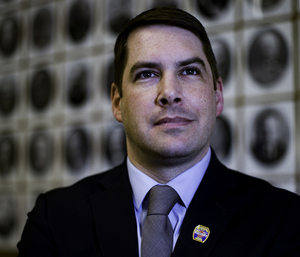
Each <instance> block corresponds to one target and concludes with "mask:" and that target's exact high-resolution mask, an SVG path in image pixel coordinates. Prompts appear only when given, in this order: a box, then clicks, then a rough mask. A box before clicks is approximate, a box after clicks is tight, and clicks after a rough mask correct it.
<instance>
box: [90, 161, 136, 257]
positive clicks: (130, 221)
mask: <svg viewBox="0 0 300 257" xmlns="http://www.w3.org/2000/svg"><path fill="white" fill-rule="evenodd" d="M100 187H101V191H100V192H99V193H96V194H94V195H91V196H90V203H91V206H92V210H93V215H94V221H95V227H96V233H97V236H98V242H99V245H100V251H101V254H102V256H104V257H105V256H110V257H111V256H118V257H120V256H133V257H134V256H136V257H137V256H138V244H137V231H136V220H135V214H134V206H133V201H132V193H131V186H130V183H129V179H128V172H127V168H126V163H123V165H122V166H120V167H118V168H116V169H115V170H114V171H113V172H110V173H108V174H107V176H106V177H105V178H104V179H103V180H102V181H101V183H100Z"/></svg>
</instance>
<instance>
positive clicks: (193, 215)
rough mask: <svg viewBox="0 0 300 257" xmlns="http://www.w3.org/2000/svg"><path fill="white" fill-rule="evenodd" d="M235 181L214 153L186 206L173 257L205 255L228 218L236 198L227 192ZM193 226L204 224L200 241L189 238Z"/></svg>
mask: <svg viewBox="0 0 300 257" xmlns="http://www.w3.org/2000/svg"><path fill="white" fill-rule="evenodd" d="M234 185H235V181H234V179H233V178H232V177H231V173H230V172H229V171H228V170H227V168H225V167H224V166H223V165H222V164H221V163H219V161H218V160H217V158H216V157H215V155H214V153H213V154H212V159H211V162H210V165H209V167H208V169H207V171H206V173H205V176H204V178H203V180H202V182H201V184H200V186H199V188H198V190H197V192H196V194H195V196H194V198H193V200H192V202H191V204H190V206H189V207H188V209H187V212H186V216H185V218H184V220H183V223H182V227H181V232H180V236H179V238H178V241H177V243H176V247H175V249H174V253H173V255H172V256H173V257H177V256H178V257H179V256H196V255H197V254H198V253H199V255H200V256H202V257H205V256H209V254H210V253H211V251H212V250H213V248H214V247H215V245H216V244H217V242H218V240H219V238H220V237H221V235H222V233H223V231H224V230H225V229H226V226H227V224H228V223H229V221H230V220H231V218H232V216H233V214H234V212H235V210H236V207H237V205H238V201H237V199H236V197H235V196H234V195H231V194H230V190H229V189H230V188H232V187H234ZM197 225H202V226H205V227H208V228H209V230H210V235H209V237H208V238H207V240H206V241H205V242H204V243H201V242H198V241H195V240H193V231H194V229H195V227H196V226H197Z"/></svg>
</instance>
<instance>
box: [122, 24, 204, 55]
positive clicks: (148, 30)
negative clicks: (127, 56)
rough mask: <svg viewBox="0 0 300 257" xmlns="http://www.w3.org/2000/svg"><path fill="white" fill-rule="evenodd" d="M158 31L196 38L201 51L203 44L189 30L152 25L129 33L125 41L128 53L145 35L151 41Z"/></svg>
mask: <svg viewBox="0 0 300 257" xmlns="http://www.w3.org/2000/svg"><path fill="white" fill-rule="evenodd" d="M160 29H163V30H165V31H170V32H172V33H173V34H174V36H176V34H182V33H186V34H190V35H193V36H194V37H195V38H196V40H197V41H198V42H199V45H200V46H201V50H202V51H203V44H202V41H201V39H200V38H199V37H198V36H197V35H196V34H195V33H194V32H192V31H191V30H188V29H185V28H182V27H179V26H173V25H165V24H152V25H146V26H140V27H138V28H136V29H134V30H133V31H131V33H130V34H129V36H128V40H127V51H128V53H129V52H130V48H132V47H135V46H136V44H137V43H138V42H139V41H141V42H142V40H145V35H148V37H151V39H153V34H155V33H156V32H157V31H159V30H160ZM133 39H134V44H131V42H132V40H133ZM154 39H155V37H154Z"/></svg>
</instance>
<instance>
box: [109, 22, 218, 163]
mask: <svg viewBox="0 0 300 257" xmlns="http://www.w3.org/2000/svg"><path fill="white" fill-rule="evenodd" d="M122 90H123V96H122V98H120V96H119V93H118V90H117V87H116V85H114V84H113V86H112V109H113V113H114V116H115V118H116V119H117V120H118V121H120V122H122V123H123V124H124V127H125V131H126V135H127V147H128V149H127V150H128V156H129V158H130V159H131V160H132V161H135V162H139V163H143V162H144V161H146V160H156V161H166V162H171V163H172V161H175V160H177V161H178V160H183V161H193V162H194V163H196V162H197V161H199V160H200V159H201V158H202V157H203V156H204V155H205V153H206V152H207V150H208V147H209V141H210V137H211V134H212V132H213V128H214V124H215V120H216V116H218V115H219V114H220V113H221V112H222V109H223V96H222V90H223V85H222V81H221V79H219V80H218V81H217V90H216V91H214V86H213V78H212V72H211V68H210V65H209V63H208V61H207V58H206V56H205V54H204V52H203V49H202V43H201V41H200V40H199V39H198V38H197V37H196V36H195V35H194V34H193V33H192V32H190V31H188V30H184V29H181V28H178V27H172V26H164V25H153V26H147V27H144V28H139V29H137V30H135V31H133V32H132V33H131V34H130V36H129V39H128V60H127V64H126V66H125V70H124V74H123V85H122Z"/></svg>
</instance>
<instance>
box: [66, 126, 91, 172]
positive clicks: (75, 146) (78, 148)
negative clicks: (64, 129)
mask: <svg viewBox="0 0 300 257" xmlns="http://www.w3.org/2000/svg"><path fill="white" fill-rule="evenodd" d="M90 157H91V147H90V138H89V134H88V132H87V130H86V129H85V128H83V127H74V128H72V129H70V130H69V132H68V134H67V136H66V140H65V162H66V165H67V167H68V170H69V172H70V174H74V175H77V174H79V173H82V172H84V169H85V168H86V166H87V165H88V163H89V159H90Z"/></svg>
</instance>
